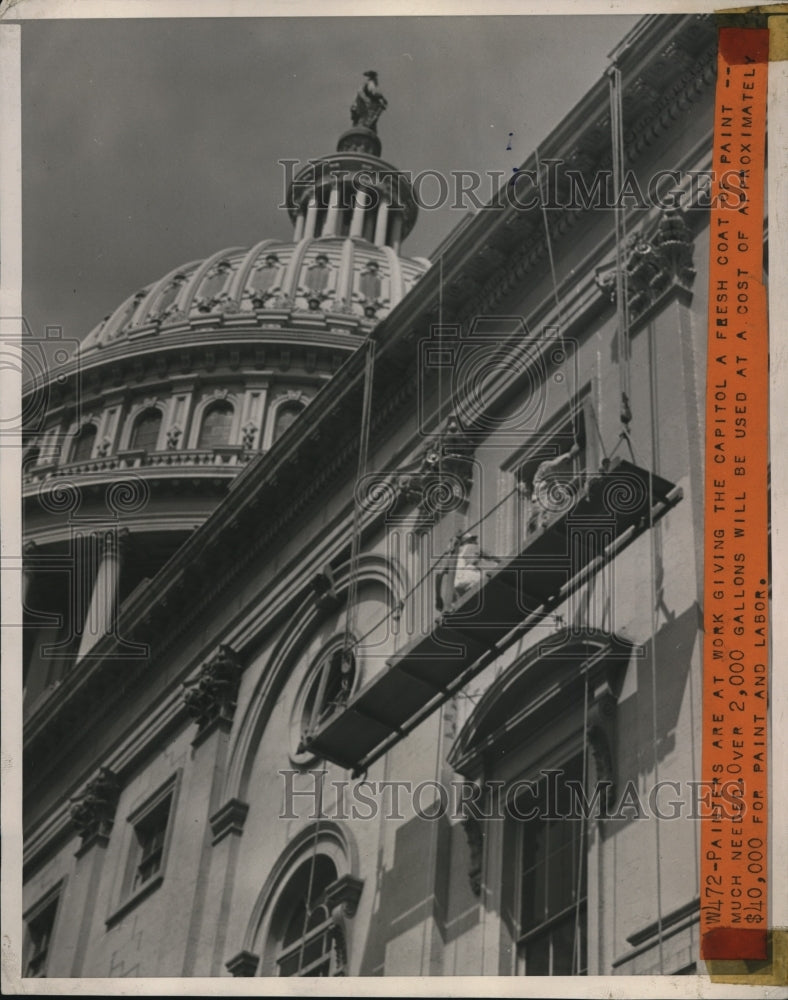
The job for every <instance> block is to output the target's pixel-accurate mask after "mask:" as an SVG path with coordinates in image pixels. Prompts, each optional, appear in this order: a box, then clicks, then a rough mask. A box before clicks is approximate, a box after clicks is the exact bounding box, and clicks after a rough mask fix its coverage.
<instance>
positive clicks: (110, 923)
mask: <svg viewBox="0 0 788 1000" xmlns="http://www.w3.org/2000/svg"><path fill="white" fill-rule="evenodd" d="M163 881H164V874H163V872H159V874H158V875H154V876H153V878H152V879H150V881H148V882H146V883H145V884H144V885H142V886H140V888H139V889H137V890H136V891H135V892H134V894H133V895H131V896H129V897H128V899H126V900H124V901H123V902H122V903H121V904H120V906H119V907H118V908H117V909H116V910H115V911H114V913H111V914H110V915H109V916H108V917H107V919H106V921H105V925H106V927H107V929H109V928H110V927H114V926H115V924H117V923H118V921H120V920H122V919H123V917H125V916H126V914H127V913H129V912H130V911H131V910H133V909H134V907H135V906H137V905H138V904H139V903H141V902H142V901H143V899H147V898H148V896H150V895H151V894H152V893H153V892H155V891H156V890H157V889H158V888H159V886H160V885H161V884H162V882H163Z"/></svg>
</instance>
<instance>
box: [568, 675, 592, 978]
mask: <svg viewBox="0 0 788 1000" xmlns="http://www.w3.org/2000/svg"><path fill="white" fill-rule="evenodd" d="M583 673H584V680H585V685H584V690H583V764H582V771H581V775H582V780H583V795H584V796H585V799H586V801H588V795H587V791H588V668H587V667H586V669H585V670H584V671H583ZM585 840H586V817H585V810H584V809H582V810H581V811H580V843H579V846H578V855H579V857H578V864H577V887H576V889H575V931H574V943H573V945H572V972H573V974H577V973H579V972H580V955H581V941H582V938H581V935H580V902H581V900H580V890H581V888H582V886H583V861H584V860H585V853H586V852H585Z"/></svg>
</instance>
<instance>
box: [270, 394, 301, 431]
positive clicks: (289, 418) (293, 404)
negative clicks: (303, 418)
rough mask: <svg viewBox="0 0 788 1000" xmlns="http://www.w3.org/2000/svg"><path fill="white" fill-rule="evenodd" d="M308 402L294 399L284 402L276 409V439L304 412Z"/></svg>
mask: <svg viewBox="0 0 788 1000" xmlns="http://www.w3.org/2000/svg"><path fill="white" fill-rule="evenodd" d="M305 409H306V403H304V402H303V401H302V400H298V399H294V400H290V401H288V402H287V403H282V404H281V405H280V406H279V407H278V409H277V411H276V419H275V420H274V441H278V440H279V438H280V437H281V436H282V435H283V434H284V432H285V431H286V430H287V428H288V427H289V426H290V425H291V424H292V423H294V421H295V420H296V419H297V418H298V417H299V416H300V415H301V414H302V413H303V412H304V410H305Z"/></svg>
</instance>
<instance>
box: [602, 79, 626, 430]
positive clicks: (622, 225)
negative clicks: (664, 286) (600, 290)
mask: <svg viewBox="0 0 788 1000" xmlns="http://www.w3.org/2000/svg"><path fill="white" fill-rule="evenodd" d="M608 76H609V81H610V126H611V133H612V145H613V187H614V188H615V192H616V202H615V206H614V209H613V215H614V219H615V233H616V314H617V327H618V328H617V345H618V372H619V388H620V392H621V422H622V423H623V424H624V425H625V426H629V422H630V420H631V419H632V414H631V412H630V409H629V400H630V396H631V389H630V372H629V363H630V344H629V319H630V317H629V292H628V289H627V282H626V280H625V277H624V252H625V249H626V244H627V221H626V215H625V212H624V205H623V202H622V190H623V184H624V112H623V104H622V87H621V70H620V69H619V68H618V67H617V66H612V67H611V68H610V69H609V70H608Z"/></svg>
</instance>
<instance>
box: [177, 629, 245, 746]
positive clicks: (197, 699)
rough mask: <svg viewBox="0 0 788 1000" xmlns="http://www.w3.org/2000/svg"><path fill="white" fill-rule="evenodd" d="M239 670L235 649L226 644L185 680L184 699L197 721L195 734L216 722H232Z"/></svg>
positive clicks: (239, 678)
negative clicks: (190, 677) (191, 676)
mask: <svg viewBox="0 0 788 1000" xmlns="http://www.w3.org/2000/svg"><path fill="white" fill-rule="evenodd" d="M241 673H242V669H241V664H240V663H239V662H238V657H237V656H236V654H235V652H234V651H233V650H232V649H231V648H230V647H229V646H219V649H218V651H217V652H216V653H215V654H214V655H213V656H212V657H211V659H210V660H207V661H206V662H205V663H204V664H203V665H202V667H201V668H200V670H199V673H198V674H197V676H196V677H195V678H193V679H192V680H189V681H185V682H184V685H183V701H184V704H185V706H186V710H187V711H188V713H189V715H191V717H192V718H193V719H194V720H195V721H196V722H197V725H198V727H199V730H198V736H200V735H203V734H204V733H205V731H206V730H207V729H208V728H209V727H212V726H213V725H214V724H216V723H220V724H221V723H223V722H224V723H230V722H232V718H233V714H234V712H235V703H236V698H237V696H238V687H239V685H240V682H241Z"/></svg>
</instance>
